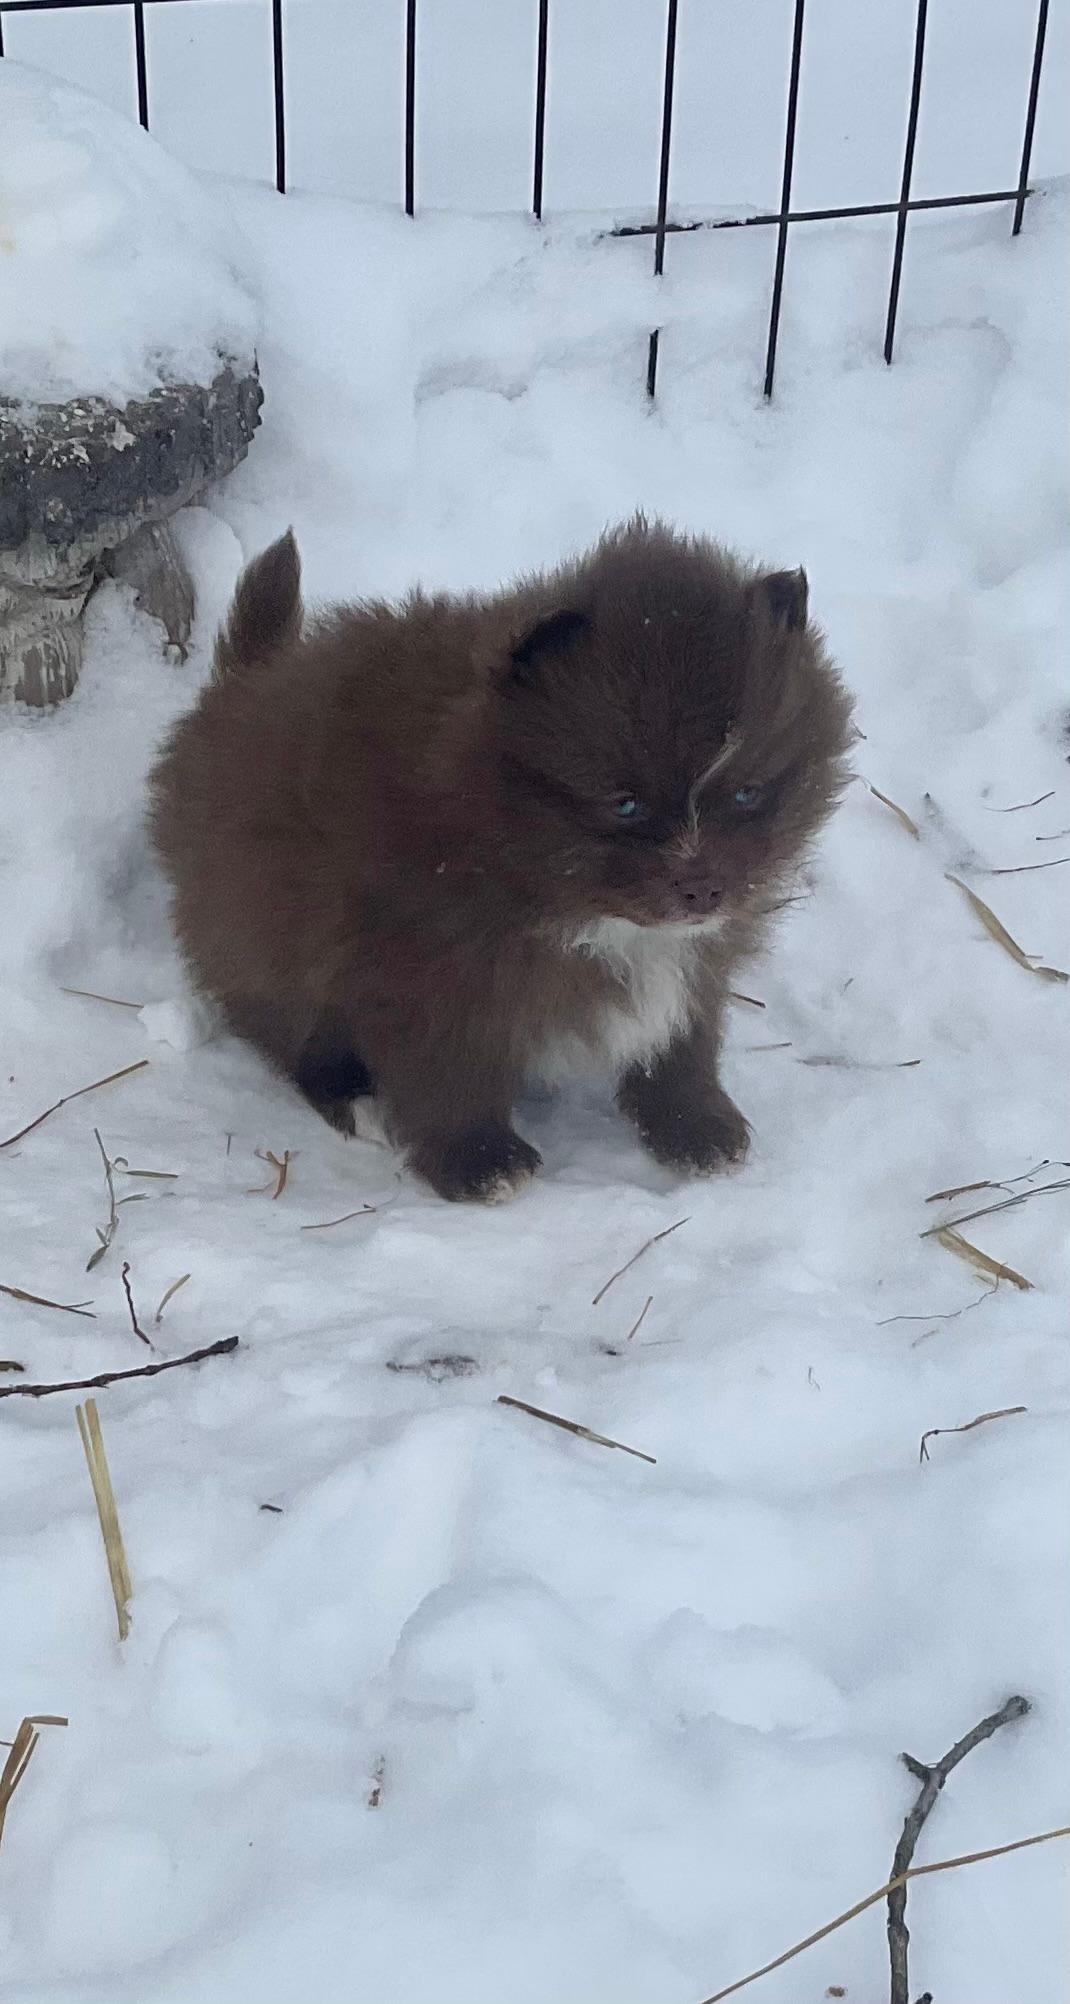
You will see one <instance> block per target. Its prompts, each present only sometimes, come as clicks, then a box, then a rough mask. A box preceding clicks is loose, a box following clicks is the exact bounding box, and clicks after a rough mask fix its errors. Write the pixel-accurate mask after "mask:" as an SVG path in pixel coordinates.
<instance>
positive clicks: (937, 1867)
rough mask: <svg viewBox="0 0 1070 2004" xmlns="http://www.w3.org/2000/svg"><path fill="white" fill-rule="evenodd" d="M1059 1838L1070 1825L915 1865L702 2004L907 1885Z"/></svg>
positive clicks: (720, 1998) (731, 1993)
mask: <svg viewBox="0 0 1070 2004" xmlns="http://www.w3.org/2000/svg"><path fill="white" fill-rule="evenodd" d="M1055 1837H1070V1823H1064V1824H1060V1826H1059V1828H1058V1829H1057V1830H1041V1831H1039V1832H1038V1834H1037V1835H1036V1836H1035V1837H1018V1838H1016V1840H1015V1842H1014V1843H1013V1844H992V1845H990V1846H989V1848H988V1850H987V1851H964V1852H963V1853H962V1855H961V1857H958V1858H938V1859H937V1860H936V1861H935V1863H934V1864H932V1865H912V1866H911V1867H910V1870H909V1871H907V1872H902V1873H900V1874H899V1876H898V1877H897V1878H895V1879H889V1880H888V1883H887V1885H884V1886H878V1888H877V1890H876V1892H875V1893H867V1894H866V1897H865V1899H864V1900H857V1901H856V1902H855V1904H854V1906H853V1907H848V1908H847V1911H846V1913H842V1914H837V1916H836V1918H835V1920H831V1921H827V1922H826V1924H825V1926H824V1927H819V1928H818V1929H817V1931H816V1933H814V1934H808V1935H807V1937H806V1940H805V1941H797V1942H796V1943H795V1946H794V1948H787V1949H785V1951H784V1953H783V1955H778V1956H777V1957H776V1958H775V1960H774V1961H772V1962H766V1963H764V1964H763V1966H762V1968H761V1969H752V1970H751V1973H750V1975H749V1976H741V1977H740V1979H739V1982H738V1983H730V1984H729V1985H728V1988H727V1990H715V1991H714V1993H713V1995H712V1997H704V1998H703V1999H702V2004H724V1999H725V1998H726V1997H735V1995H736V1994H737V1992H738V1991H740V1990H746V1989H747V1988H748V1986H749V1985H750V1984H752V1983H757V1981H758V1978H759V1977H760V1976H771V1975H772V1973H773V1970H774V1969H783V1967H784V1964H785V1963H786V1962H793V1961H794V1960H795V1957H796V1956H797V1955H802V1954H803V1952H804V1950H805V1949H808V1948H813V1947H814V1945H815V1943H817V1942H819V1941H824V1940H825V1938H826V1936H827V1935H830V1934H835V1933H836V1930H837V1929H838V1928H841V1927H845V1926H846V1925H847V1922H848V1921H851V1920H854V1919H855V1918H856V1917H857V1915H858V1914H864V1913H865V1912H866V1909H867V1908H868V1907H875V1906H876V1905H877V1903H878V1901H880V1900H885V1899H887V1897H888V1895H889V1893H894V1892H895V1891H897V1889H898V1888H899V1887H900V1886H905V1885H907V1884H908V1883H909V1882H910V1880H911V1879H927V1878H930V1877H932V1875H933V1874H934V1873H936V1872H957V1871H958V1869H959V1867H960V1866H962V1865H983V1864H984V1863H985V1861H986V1859H988V1858H1007V1857H1009V1856H1010V1854H1011V1852H1012V1851H1029V1850H1031V1849H1032V1848H1033V1846H1034V1845H1036V1844H1050V1843H1051V1842H1052V1839H1053V1838H1055Z"/></svg>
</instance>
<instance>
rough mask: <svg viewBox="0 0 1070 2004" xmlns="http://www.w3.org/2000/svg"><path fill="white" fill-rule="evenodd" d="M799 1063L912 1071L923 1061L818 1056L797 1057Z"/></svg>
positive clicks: (842, 1069)
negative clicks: (881, 1060)
mask: <svg viewBox="0 0 1070 2004" xmlns="http://www.w3.org/2000/svg"><path fill="white" fill-rule="evenodd" d="M795 1062H796V1064H797V1065H811V1066H814V1067H815V1068H817V1067H824V1068H825V1069H826V1070H828V1071H839V1072H912V1071H914V1070H915V1069H916V1067H917V1066H918V1065H920V1063H921V1059H920V1058H890V1059H888V1060H887V1061H886V1062H884V1063H881V1062H879V1061H878V1062H875V1063H870V1062H869V1061H868V1060H867V1059H865V1058H840V1057H835V1056H832V1057H816V1058H796V1060H795Z"/></svg>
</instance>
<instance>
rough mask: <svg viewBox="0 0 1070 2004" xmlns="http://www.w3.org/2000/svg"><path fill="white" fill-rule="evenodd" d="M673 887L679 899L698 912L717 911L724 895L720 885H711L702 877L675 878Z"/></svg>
mask: <svg viewBox="0 0 1070 2004" xmlns="http://www.w3.org/2000/svg"><path fill="white" fill-rule="evenodd" d="M672 887H673V890H674V891H675V892H676V895H677V897H678V898H681V899H682V900H683V902H684V904H685V905H689V906H690V907H691V908H692V909H693V910H694V911H696V912H700V911H702V912H712V911H715V910H716V908H717V906H718V905H719V904H720V902H721V899H722V897H723V895H724V893H723V891H722V889H721V886H720V884H711V883H710V882H709V880H708V879H707V878H705V877H701V876H699V877H693V876H690V875H688V876H680V877H674V879H673V886H672Z"/></svg>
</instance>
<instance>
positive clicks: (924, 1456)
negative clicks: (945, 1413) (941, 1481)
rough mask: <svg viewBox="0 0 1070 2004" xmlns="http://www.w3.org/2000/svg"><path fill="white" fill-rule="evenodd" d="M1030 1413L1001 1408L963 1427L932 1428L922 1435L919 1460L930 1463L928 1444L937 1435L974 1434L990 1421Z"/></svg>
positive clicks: (1017, 1408)
mask: <svg viewBox="0 0 1070 2004" xmlns="http://www.w3.org/2000/svg"><path fill="white" fill-rule="evenodd" d="M1028 1411H1029V1407H1028V1406H1000V1407H999V1409H998V1411H997V1412H994V1413H978V1415H977V1418H976V1419H972V1420H964V1421H963V1424H962V1425H961V1426H931V1427H930V1428H929V1430H928V1432H927V1433H923V1434H922V1437H921V1445H920V1447H919V1449H918V1460H919V1461H928V1459H929V1449H928V1446H927V1444H926V1443H927V1442H928V1441H930V1440H935V1439H936V1436H937V1434H940V1433H972V1432H973V1429H974V1427H975V1426H984V1425H985V1423H986V1421H988V1420H996V1419H1010V1418H1011V1416H1012V1414H1013V1413H1026V1412H1028Z"/></svg>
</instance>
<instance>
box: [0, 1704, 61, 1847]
mask: <svg viewBox="0 0 1070 2004" xmlns="http://www.w3.org/2000/svg"><path fill="white" fill-rule="evenodd" d="M66 1724H67V1721H66V1719H61V1718H58V1717H57V1716H55V1715H54V1714H53V1713H51V1712H39V1713H37V1714H36V1715H35V1716H34V1717H33V1718H30V1719H23V1720H22V1722H21V1724H20V1725H19V1729H18V1731H17V1733H16V1734H15V1737H14V1739H13V1740H12V1742H11V1748H10V1751H9V1753H8V1756H7V1759H6V1761H5V1762H4V1765H3V1768H2V1769H0V1840H2V1838H3V1835H4V1824H5V1822H6V1821H7V1812H8V1809H9V1807H10V1804H11V1798H12V1796H13V1795H14V1793H15V1790H16V1789H17V1787H18V1785H19V1783H20V1781H21V1780H22V1777H23V1775H24V1774H25V1772H26V1769H27V1768H28V1767H29V1765H30V1761H31V1760H32V1758H33V1752H34V1748H35V1747H36V1745H37V1742H38V1740H39V1739H40V1737H41V1735H40V1733H39V1732H38V1730H37V1728H38V1726H65V1725H66Z"/></svg>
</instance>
